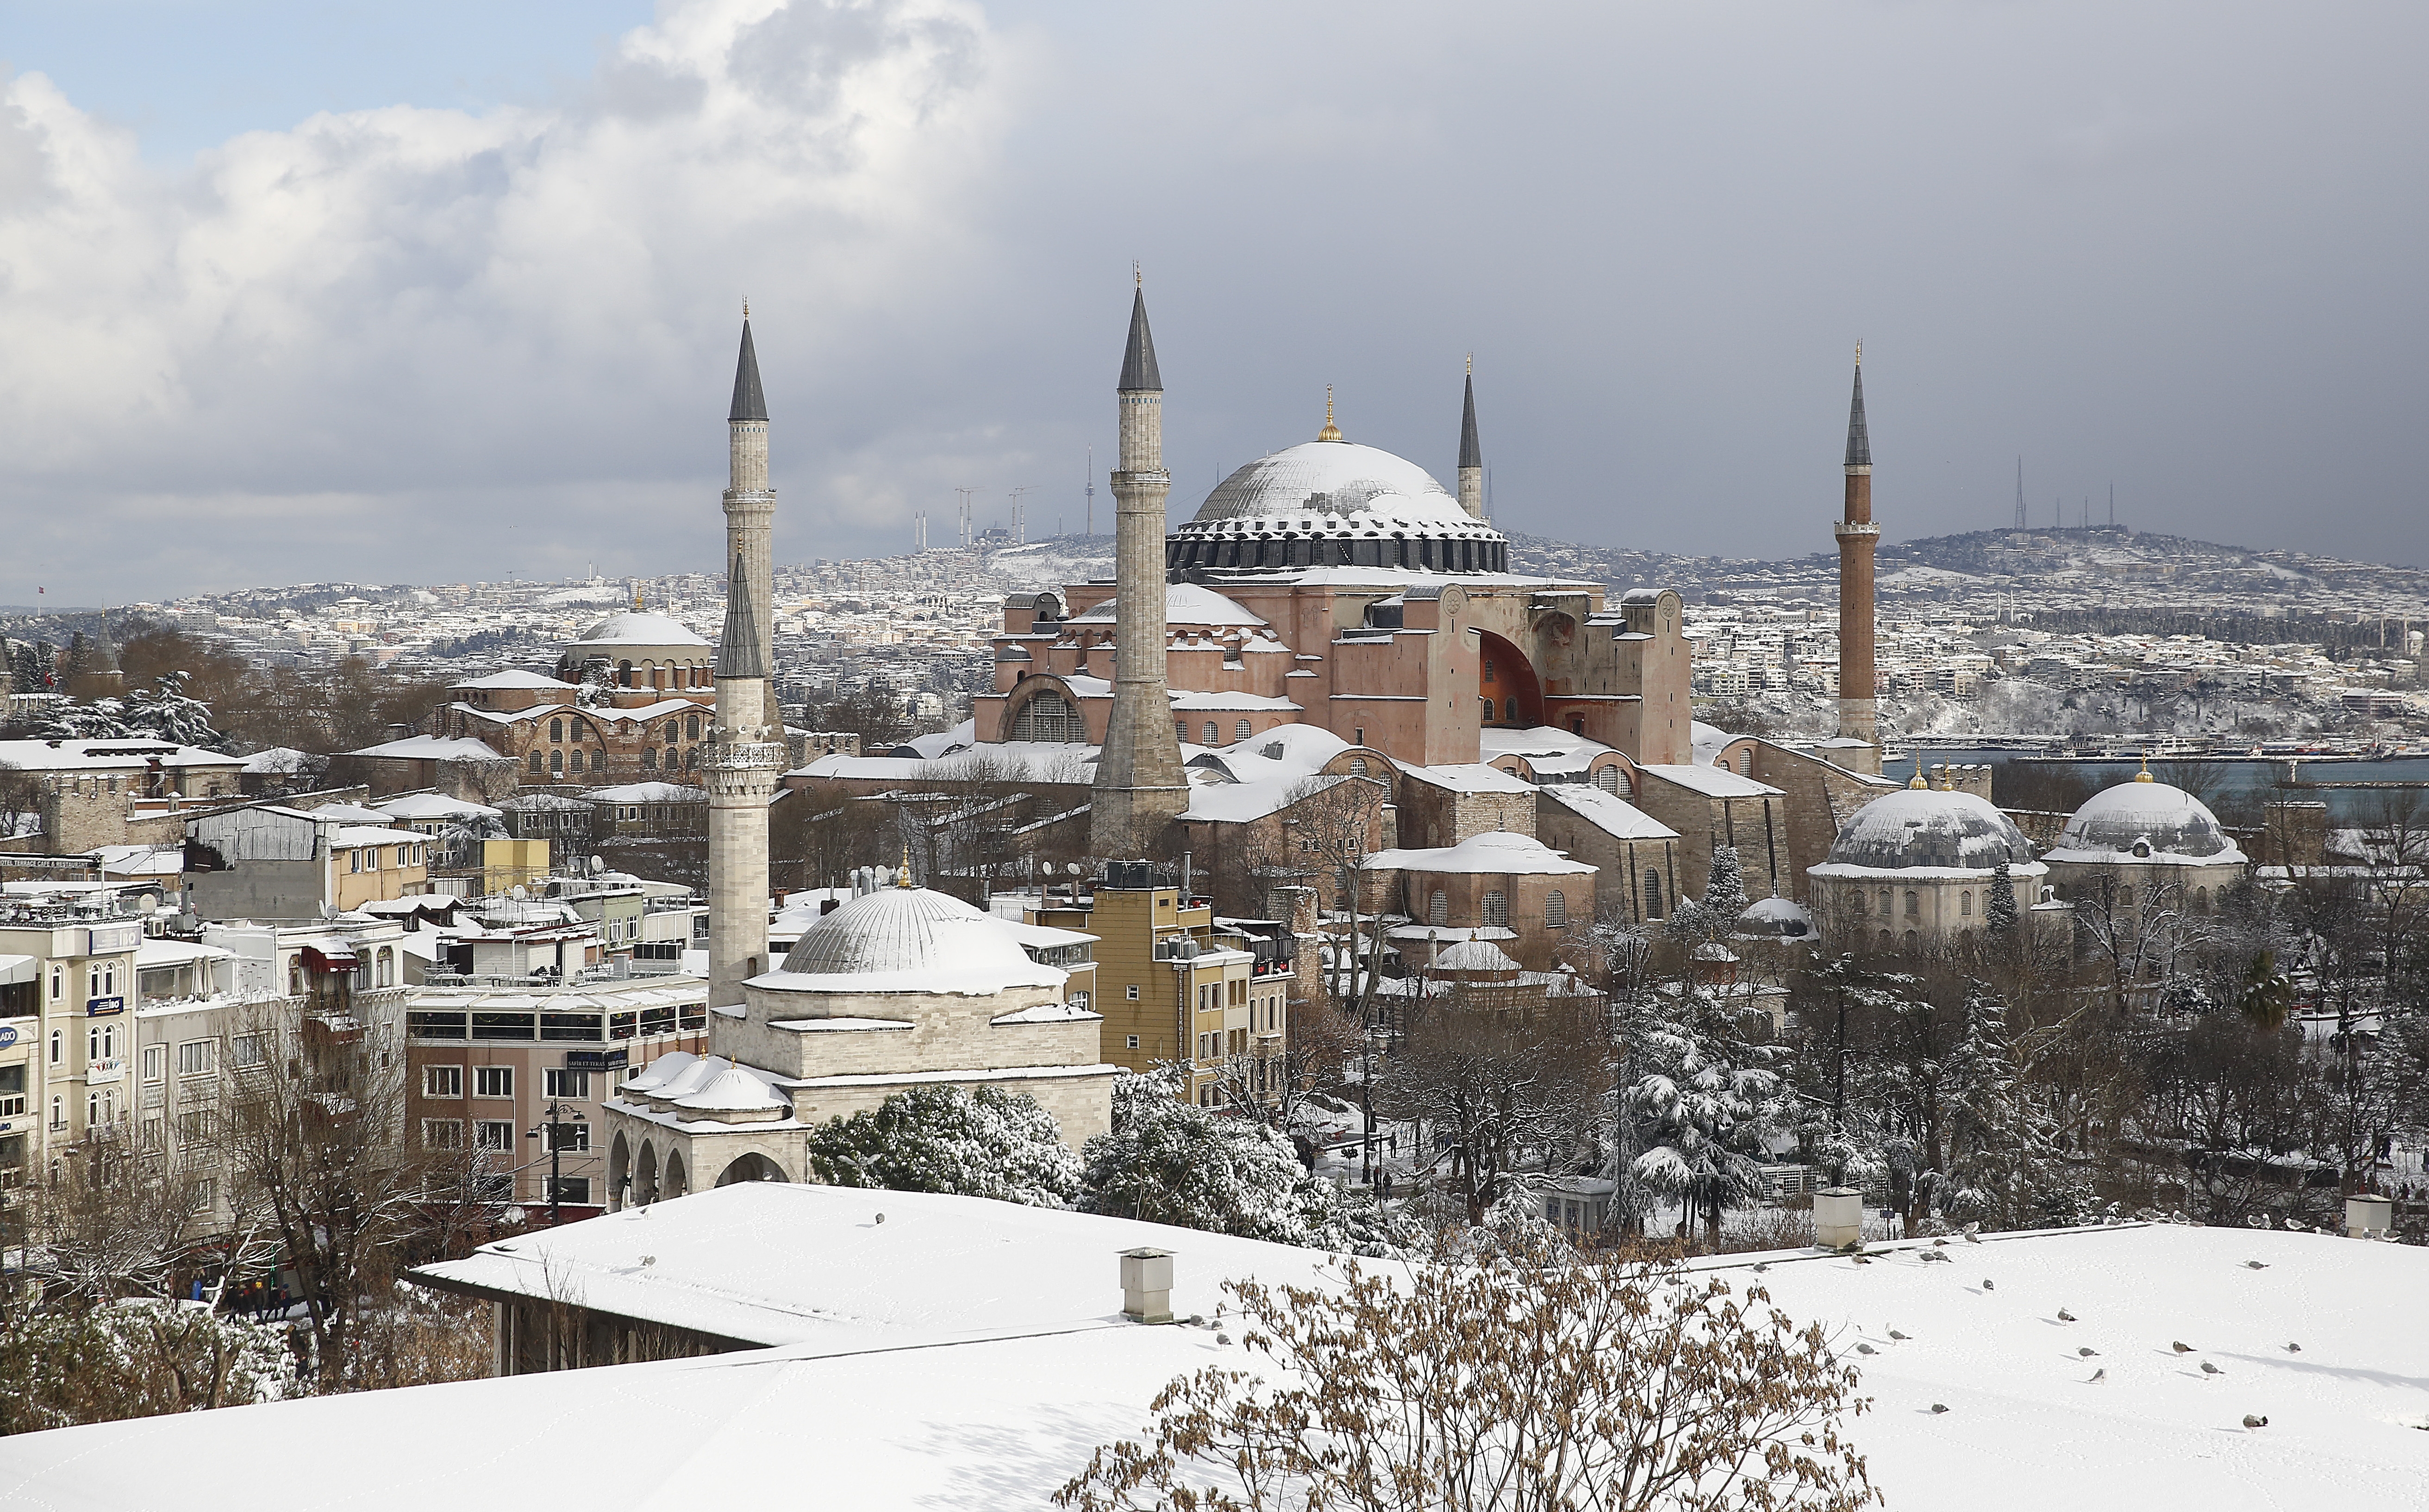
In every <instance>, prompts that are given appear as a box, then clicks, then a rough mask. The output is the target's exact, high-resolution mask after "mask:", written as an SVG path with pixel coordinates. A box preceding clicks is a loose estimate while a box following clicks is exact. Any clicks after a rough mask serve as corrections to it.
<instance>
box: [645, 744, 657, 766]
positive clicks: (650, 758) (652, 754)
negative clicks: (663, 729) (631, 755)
mask: <svg viewBox="0 0 2429 1512" xmlns="http://www.w3.org/2000/svg"><path fill="white" fill-rule="evenodd" d="M657 769H658V752H657V748H656V747H654V746H653V747H649V748H644V749H643V750H642V752H641V770H643V771H645V772H654V771H656V770H657Z"/></svg>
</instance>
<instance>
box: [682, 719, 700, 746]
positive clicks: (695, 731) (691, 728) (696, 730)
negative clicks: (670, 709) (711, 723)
mask: <svg viewBox="0 0 2429 1512" xmlns="http://www.w3.org/2000/svg"><path fill="white" fill-rule="evenodd" d="M699 738H700V715H696V714H690V715H684V739H686V740H698V739H699Z"/></svg>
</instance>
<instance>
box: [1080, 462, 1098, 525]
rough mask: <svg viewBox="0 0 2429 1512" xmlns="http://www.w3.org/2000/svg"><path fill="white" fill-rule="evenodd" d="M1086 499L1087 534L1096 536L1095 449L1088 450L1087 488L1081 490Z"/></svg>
mask: <svg viewBox="0 0 2429 1512" xmlns="http://www.w3.org/2000/svg"><path fill="white" fill-rule="evenodd" d="M1082 493H1084V494H1086V496H1087V499H1088V534H1091V535H1094V534H1097V449H1096V448H1095V447H1093V446H1092V447H1090V448H1088V486H1087V487H1086V488H1084V489H1082Z"/></svg>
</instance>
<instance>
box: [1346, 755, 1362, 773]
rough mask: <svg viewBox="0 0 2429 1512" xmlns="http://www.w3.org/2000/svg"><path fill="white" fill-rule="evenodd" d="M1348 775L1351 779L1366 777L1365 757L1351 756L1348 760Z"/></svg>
mask: <svg viewBox="0 0 2429 1512" xmlns="http://www.w3.org/2000/svg"><path fill="white" fill-rule="evenodd" d="M1349 775H1350V776H1352V777H1363V776H1365V775H1366V758H1365V757H1363V756H1352V757H1350V758H1349Z"/></svg>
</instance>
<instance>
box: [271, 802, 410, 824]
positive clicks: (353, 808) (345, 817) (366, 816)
mask: <svg viewBox="0 0 2429 1512" xmlns="http://www.w3.org/2000/svg"><path fill="white" fill-rule="evenodd" d="M289 812H291V811H289ZM304 812H305V813H307V814H311V815H312V817H313V818H315V819H335V820H337V821H339V823H341V824H372V825H386V824H387V823H388V821H389V820H391V819H393V818H395V817H396V815H395V814H388V813H387V812H385V811H383V810H380V809H374V808H370V807H367V806H366V805H363V804H360V803H323V804H322V805H321V806H320V807H318V808H315V809H306V810H305V811H304Z"/></svg>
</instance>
